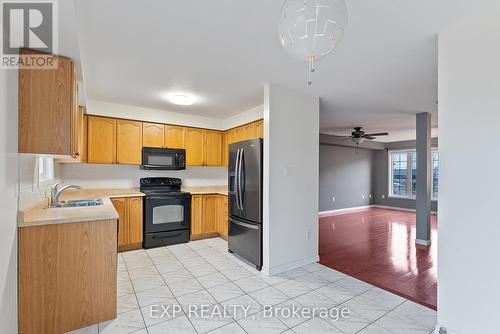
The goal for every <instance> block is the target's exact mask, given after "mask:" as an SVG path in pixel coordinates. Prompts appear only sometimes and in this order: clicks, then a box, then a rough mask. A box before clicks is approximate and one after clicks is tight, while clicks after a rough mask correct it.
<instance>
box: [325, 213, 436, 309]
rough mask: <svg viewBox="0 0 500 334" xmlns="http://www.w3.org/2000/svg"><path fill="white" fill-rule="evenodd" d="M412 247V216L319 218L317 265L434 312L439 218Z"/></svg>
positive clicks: (344, 214) (413, 219)
mask: <svg viewBox="0 0 500 334" xmlns="http://www.w3.org/2000/svg"><path fill="white" fill-rule="evenodd" d="M431 241H432V244H431V246H430V247H420V246H419V247H417V246H415V213H411V212H403V211H395V210H386V209H378V208H370V209H366V210H362V211H357V212H351V213H343V214H336V215H332V216H326V217H321V218H320V219H319V252H320V263H321V264H323V265H326V266H328V267H330V268H333V269H335V270H338V271H340V272H343V273H345V274H347V275H350V276H353V277H355V278H357V279H360V280H362V281H364V282H367V283H370V284H373V285H375V286H378V287H380V288H382V289H385V290H388V291H390V292H393V293H396V294H398V295H400V296H402V297H404V298H407V299H410V300H413V301H414V302H416V303H419V304H421V305H424V306H427V307H430V308H432V309H434V310H436V304H437V296H436V294H437V268H436V266H437V217H436V216H435V215H433V216H432V231H431Z"/></svg>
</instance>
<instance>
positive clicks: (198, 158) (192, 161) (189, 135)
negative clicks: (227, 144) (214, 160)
mask: <svg viewBox="0 0 500 334" xmlns="http://www.w3.org/2000/svg"><path fill="white" fill-rule="evenodd" d="M204 141H205V130H202V129H196V128H186V162H187V165H188V166H203V165H204V164H205V145H204Z"/></svg>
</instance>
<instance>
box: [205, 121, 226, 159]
mask: <svg viewBox="0 0 500 334" xmlns="http://www.w3.org/2000/svg"><path fill="white" fill-rule="evenodd" d="M205 154H206V155H205V165H206V166H222V132H220V131H210V130H207V131H206V134H205Z"/></svg>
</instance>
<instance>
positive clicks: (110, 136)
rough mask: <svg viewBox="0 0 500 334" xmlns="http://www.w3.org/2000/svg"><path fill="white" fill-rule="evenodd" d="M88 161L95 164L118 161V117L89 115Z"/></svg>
mask: <svg viewBox="0 0 500 334" xmlns="http://www.w3.org/2000/svg"><path fill="white" fill-rule="evenodd" d="M87 127H88V134H87V136H88V138H87V142H88V147H87V150H88V151H87V161H88V163H94V164H113V163H115V162H116V119H113V118H107V117H97V116H88V119H87Z"/></svg>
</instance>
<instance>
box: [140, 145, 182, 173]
mask: <svg viewBox="0 0 500 334" xmlns="http://www.w3.org/2000/svg"><path fill="white" fill-rule="evenodd" d="M141 168H142V169H153V170H181V169H186V150H185V149H178V148H158V147H143V148H142V165H141Z"/></svg>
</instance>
